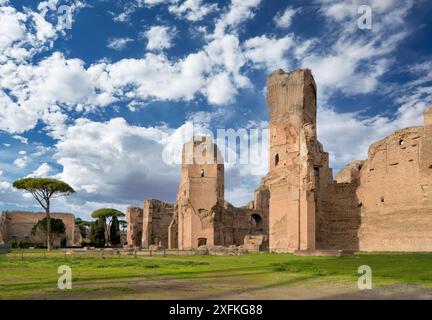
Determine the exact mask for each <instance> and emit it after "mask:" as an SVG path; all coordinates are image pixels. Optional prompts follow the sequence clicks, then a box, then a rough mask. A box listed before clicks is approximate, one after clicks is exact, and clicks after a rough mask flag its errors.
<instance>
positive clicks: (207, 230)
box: [128, 69, 432, 252]
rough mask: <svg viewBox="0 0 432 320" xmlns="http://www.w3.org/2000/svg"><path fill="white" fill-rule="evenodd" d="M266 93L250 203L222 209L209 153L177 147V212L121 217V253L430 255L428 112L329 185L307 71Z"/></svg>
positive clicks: (205, 145) (275, 81)
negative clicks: (266, 141)
mask: <svg viewBox="0 0 432 320" xmlns="http://www.w3.org/2000/svg"><path fill="white" fill-rule="evenodd" d="M267 90H268V91H267V102H268V107H269V111H270V150H269V172H268V174H267V175H266V176H265V177H264V178H263V179H262V182H261V185H260V186H259V188H258V189H257V191H256V192H255V199H254V201H252V202H251V203H250V204H248V205H246V206H244V207H241V208H235V207H233V206H232V205H230V204H229V203H227V202H226V201H224V166H223V161H222V162H221V161H220V160H221V157H220V154H219V151H218V148H217V146H216V145H215V144H214V143H212V141H211V140H210V139H209V138H206V137H195V138H194V139H193V141H191V142H188V143H186V144H185V146H184V147H183V164H182V167H181V181H180V186H179V189H178V193H177V200H176V203H175V204H166V203H163V202H161V201H158V200H146V202H145V204H144V210H142V209H140V208H130V209H129V211H130V214H128V220H129V222H130V225H131V226H130V227H129V228H130V232H131V234H134V235H135V237H130V241H131V242H129V240H128V242H129V243H130V244H132V245H138V244H139V243H140V241H141V239H142V241H141V244H142V246H143V247H144V248H148V247H150V246H157V247H160V246H162V247H165V248H179V249H190V248H198V247H200V246H203V245H205V246H207V247H212V246H230V245H243V246H244V247H245V248H246V249H248V250H265V249H267V248H269V249H270V250H271V251H275V252H293V251H297V250H315V249H320V250H328V249H348V250H364V251H432V109H426V110H425V113H424V120H425V123H424V126H418V127H411V128H406V129H402V130H399V131H397V132H395V133H393V134H392V135H390V136H388V137H386V138H384V139H382V140H380V141H378V142H376V143H374V144H372V145H371V146H370V148H369V153H368V159H366V160H357V161H354V162H353V163H351V164H349V165H347V166H346V167H345V168H343V169H342V170H341V171H340V172H339V173H338V174H337V175H336V177H335V178H333V172H332V169H331V168H330V167H329V155H328V153H327V152H325V151H324V148H323V146H322V144H321V143H320V142H319V141H318V139H317V130H316V126H317V123H316V112H317V105H316V101H317V97H316V92H317V90H316V84H315V81H314V79H313V76H312V73H311V71H310V70H308V69H304V70H295V71H292V72H288V73H286V72H284V71H283V70H278V71H276V72H274V73H272V74H271V75H270V76H269V78H268V83H267ZM202 159H205V161H204V162H202V161H199V160H202ZM217 160H219V162H218V161H217ZM129 211H128V212H129ZM141 225H142V226H141ZM132 226H134V227H132ZM134 228H135V229H134ZM140 230H141V235H140ZM137 239H138V240H137Z"/></svg>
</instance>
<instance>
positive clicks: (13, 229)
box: [1, 211, 81, 246]
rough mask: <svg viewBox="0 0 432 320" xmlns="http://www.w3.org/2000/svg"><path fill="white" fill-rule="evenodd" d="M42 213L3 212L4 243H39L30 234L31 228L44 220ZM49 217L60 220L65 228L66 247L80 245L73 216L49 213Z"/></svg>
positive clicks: (79, 235) (44, 215) (79, 236)
mask: <svg viewBox="0 0 432 320" xmlns="http://www.w3.org/2000/svg"><path fill="white" fill-rule="evenodd" d="M45 217H46V214H45V213H44V212H28V211H4V212H3V213H2V217H1V221H2V222H1V225H2V226H3V227H2V229H3V238H4V242H8V241H11V240H25V241H29V242H33V241H39V239H36V238H35V237H34V236H32V234H31V230H32V228H33V226H34V225H35V224H36V223H37V222H38V221H39V220H41V219H43V218H45ZM51 217H52V218H55V219H61V220H62V221H63V223H64V224H65V226H66V245H68V246H76V245H80V243H81V234H80V232H79V228H78V227H77V226H76V225H75V216H74V215H73V214H69V213H51Z"/></svg>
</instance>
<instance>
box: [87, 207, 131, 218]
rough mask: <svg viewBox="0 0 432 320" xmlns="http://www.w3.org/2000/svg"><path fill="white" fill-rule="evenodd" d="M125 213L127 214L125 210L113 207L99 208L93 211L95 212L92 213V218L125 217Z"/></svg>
mask: <svg viewBox="0 0 432 320" xmlns="http://www.w3.org/2000/svg"><path fill="white" fill-rule="evenodd" d="M124 215H125V214H124V213H123V212H121V211H119V210H116V209H112V208H102V209H98V210H96V211H93V213H92V214H91V216H92V218H95V219H98V218H107V217H124Z"/></svg>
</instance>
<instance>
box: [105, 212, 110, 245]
mask: <svg viewBox="0 0 432 320" xmlns="http://www.w3.org/2000/svg"><path fill="white" fill-rule="evenodd" d="M104 227H105V247H108V246H109V229H108V223H107V219H106V217H105V218H104Z"/></svg>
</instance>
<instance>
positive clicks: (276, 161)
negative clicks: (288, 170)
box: [275, 154, 279, 167]
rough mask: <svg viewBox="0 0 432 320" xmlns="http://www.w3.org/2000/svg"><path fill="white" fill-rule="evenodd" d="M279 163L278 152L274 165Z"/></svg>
mask: <svg viewBox="0 0 432 320" xmlns="http://www.w3.org/2000/svg"><path fill="white" fill-rule="evenodd" d="M278 164H279V154H276V156H275V167H276V166H277V165H278Z"/></svg>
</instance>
